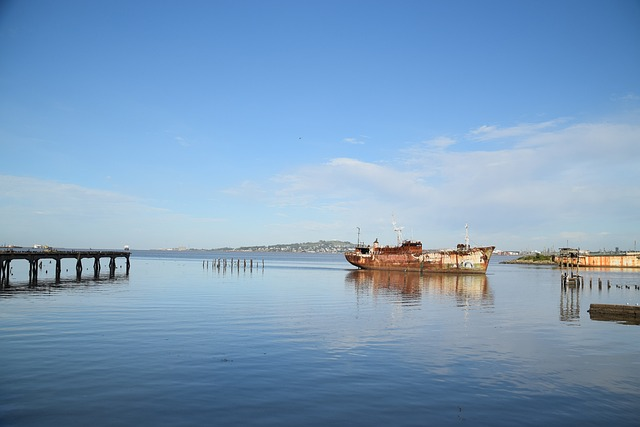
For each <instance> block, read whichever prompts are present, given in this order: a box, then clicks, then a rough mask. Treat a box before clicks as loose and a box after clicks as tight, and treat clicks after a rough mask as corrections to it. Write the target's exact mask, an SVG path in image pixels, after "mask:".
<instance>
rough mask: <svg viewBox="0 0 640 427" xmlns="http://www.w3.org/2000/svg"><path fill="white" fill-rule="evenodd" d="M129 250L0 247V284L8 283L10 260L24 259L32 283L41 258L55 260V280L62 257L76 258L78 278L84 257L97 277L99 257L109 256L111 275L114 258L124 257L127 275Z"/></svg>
mask: <svg viewBox="0 0 640 427" xmlns="http://www.w3.org/2000/svg"><path fill="white" fill-rule="evenodd" d="M130 255H131V252H129V251H113V250H94V249H89V250H79V249H44V250H36V249H33V250H32V249H0V286H2V287H4V286H8V285H9V276H10V275H11V261H13V260H26V261H28V262H29V283H30V284H34V283H37V281H38V264H39V263H40V261H42V260H43V259H53V260H55V261H56V282H60V271H61V261H62V259H64V258H70V259H75V260H76V278H77V279H78V280H80V278H81V276H82V260H83V259H85V258H93V275H94V277H98V275H99V274H100V258H110V259H111V260H110V261H109V275H110V276H113V275H114V274H115V270H116V258H126V260H127V275H129V269H130V267H131V263H130V261H129V257H130Z"/></svg>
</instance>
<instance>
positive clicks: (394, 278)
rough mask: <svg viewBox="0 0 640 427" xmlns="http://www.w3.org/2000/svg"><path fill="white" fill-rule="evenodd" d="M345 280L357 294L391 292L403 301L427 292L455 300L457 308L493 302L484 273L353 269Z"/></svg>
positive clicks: (409, 301)
mask: <svg viewBox="0 0 640 427" xmlns="http://www.w3.org/2000/svg"><path fill="white" fill-rule="evenodd" d="M345 283H346V284H347V285H349V286H353V287H354V289H355V291H356V293H357V294H358V295H363V294H372V295H380V294H389V293H393V294H396V295H398V296H400V298H401V302H402V303H405V304H412V303H413V304H415V303H417V302H419V301H420V300H421V299H422V298H423V297H425V296H427V295H429V296H433V297H440V298H445V299H454V300H455V301H456V304H457V305H458V306H459V307H466V306H469V305H493V294H492V292H491V289H490V287H489V281H488V279H487V276H485V275H484V274H428V275H427V274H420V273H414V272H402V271H377V270H353V271H350V272H349V273H347V275H346V277H345Z"/></svg>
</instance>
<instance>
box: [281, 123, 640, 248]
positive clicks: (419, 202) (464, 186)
mask: <svg viewBox="0 0 640 427" xmlns="http://www.w3.org/2000/svg"><path fill="white" fill-rule="evenodd" d="M474 132H475V133H471V135H473V136H471V137H470V138H471V139H472V140H476V139H478V136H477V135H480V134H482V135H483V136H482V137H481V138H484V139H487V140H488V139H489V138H498V137H500V138H503V139H504V143H503V145H502V146H501V147H502V149H500V150H494V151H489V150H482V146H480V147H478V146H475V145H473V144H471V145H470V144H468V143H467V141H465V140H461V141H456V140H454V139H452V138H448V137H443V138H436V139H433V140H430V141H426V142H423V143H420V144H416V145H415V146H413V147H409V148H408V149H407V150H404V151H403V152H402V153H401V155H402V157H400V158H397V159H393V160H391V161H385V163H384V164H379V163H372V162H364V161H361V160H358V159H353V158H336V159H333V160H331V161H329V162H327V163H325V164H323V165H312V166H307V167H301V168H299V169H297V170H294V171H290V173H289V174H288V175H286V176H285V175H282V176H279V177H278V178H277V179H276V180H274V182H273V183H274V184H275V191H274V194H275V198H274V200H277V203H276V204H275V205H277V206H280V207H284V206H286V207H288V208H291V207H294V206H295V207H298V208H301V209H309V211H307V212H306V213H308V214H310V213H309V212H310V211H311V210H313V209H323V210H324V213H325V215H327V217H326V218H327V221H328V222H330V223H336V222H338V223H341V224H343V226H344V227H345V228H349V227H353V226H356V225H357V226H361V227H362V228H363V230H364V229H369V230H371V229H376V228H377V229H378V231H380V229H381V228H382V229H383V230H382V231H387V230H388V231H389V234H390V235H391V236H392V233H391V226H390V225H389V224H390V218H391V214H392V213H395V214H396V217H397V218H398V222H399V223H401V225H404V226H405V227H406V228H405V230H411V229H413V230H414V231H415V232H416V237H424V238H425V239H429V237H431V238H432V239H433V241H434V243H435V245H436V246H444V245H447V244H455V243H457V241H451V239H452V233H457V230H462V229H463V227H464V223H465V222H469V223H470V224H471V227H472V230H475V231H476V232H477V233H478V234H480V236H479V239H482V240H483V243H496V244H499V245H500V246H501V247H507V246H511V247H514V246H515V247H516V248H518V247H526V246H528V245H529V244H530V242H531V241H533V240H534V239H535V240H536V241H537V242H538V243H539V244H544V245H545V246H554V245H555V246H558V245H563V244H564V240H566V237H567V236H569V235H568V234H566V233H567V232H569V231H570V232H571V233H573V234H571V236H574V237H575V238H578V237H579V238H580V239H581V241H582V242H583V243H584V244H592V245H594V246H596V247H601V246H605V245H606V244H608V245H609V246H611V244H613V243H615V242H614V241H615V240H616V239H618V240H620V239H628V235H629V234H634V233H636V234H638V233H640V219H638V217H637V212H638V211H639V210H640V186H639V185H637V183H638V182H640V126H638V125H636V124H624V123H623V124H616V123H578V124H567V123H565V122H563V121H562V120H553V121H547V122H544V123H538V124H536V123H531V124H527V125H521V126H518V127H513V128H506V129H503V130H500V129H498V128H491V129H489V128H485V129H482V130H480V131H478V130H476V131H474ZM470 147H471V148H470ZM332 208H335V209H334V210H333V213H334V214H333V215H329V214H328V212H329V211H331V209H332ZM310 215H311V214H310ZM505 231H506V232H507V233H505ZM461 233H462V231H461ZM405 236H407V235H406V233H405ZM507 236H508V237H507ZM637 237H640V236H637ZM637 237H636V238H637ZM494 239H496V240H497V239H505V240H504V241H494ZM631 240H633V239H631ZM607 242H608V243H607ZM617 246H621V247H622V246H624V242H618V244H617Z"/></svg>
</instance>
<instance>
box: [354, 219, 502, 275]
mask: <svg viewBox="0 0 640 427" xmlns="http://www.w3.org/2000/svg"><path fill="white" fill-rule="evenodd" d="M394 225H395V224H394ZM394 230H395V231H396V232H397V233H398V244H397V245H396V246H380V244H379V243H378V239H376V240H375V242H373V247H371V246H363V245H359V244H358V245H357V246H356V247H355V249H354V250H353V251H350V252H346V253H345V254H344V256H345V258H346V260H347V261H348V262H349V263H350V264H352V265H354V266H356V267H358V268H361V269H365V270H396V271H417V272H430V273H454V274H484V273H485V272H486V271H487V267H488V266H489V260H490V259H491V255H492V254H493V250H494V249H495V246H484V247H470V246H469V233H468V227H467V234H466V237H465V243H464V244H459V245H457V247H456V249H444V250H423V249H422V243H421V242H419V241H414V240H402V239H401V234H400V229H398V228H395V227H394Z"/></svg>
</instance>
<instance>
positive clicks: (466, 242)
mask: <svg viewBox="0 0 640 427" xmlns="http://www.w3.org/2000/svg"><path fill="white" fill-rule="evenodd" d="M464 231H465V232H464V248H465V249H466V250H469V224H465V225H464Z"/></svg>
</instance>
